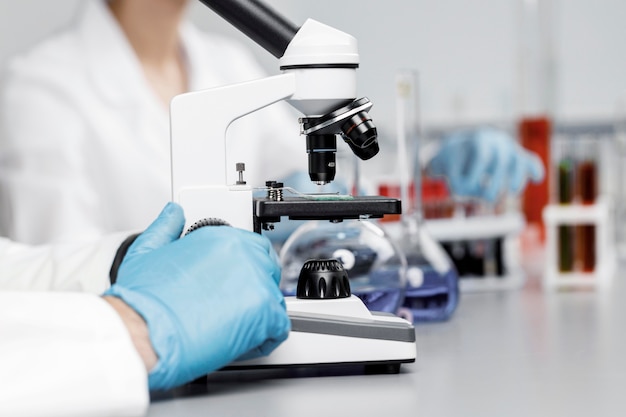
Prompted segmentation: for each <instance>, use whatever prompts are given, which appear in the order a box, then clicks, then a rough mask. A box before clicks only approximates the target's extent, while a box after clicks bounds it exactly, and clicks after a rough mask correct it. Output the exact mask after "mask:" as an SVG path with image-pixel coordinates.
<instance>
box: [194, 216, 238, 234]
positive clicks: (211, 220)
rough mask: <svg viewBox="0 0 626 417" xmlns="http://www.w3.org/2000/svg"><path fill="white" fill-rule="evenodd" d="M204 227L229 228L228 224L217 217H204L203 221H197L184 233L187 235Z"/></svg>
mask: <svg viewBox="0 0 626 417" xmlns="http://www.w3.org/2000/svg"><path fill="white" fill-rule="evenodd" d="M204 226H230V223H228V222H227V221H226V220H222V219H219V218H217V217H206V218H204V219H201V220H198V221H197V222H195V223H194V224H192V225H191V226H189V228H188V229H187V231H186V232H185V235H188V234H189V233H191V232H193V231H194V230H198V229H200V228H201V227H204Z"/></svg>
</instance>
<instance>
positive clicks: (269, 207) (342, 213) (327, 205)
mask: <svg viewBox="0 0 626 417" xmlns="http://www.w3.org/2000/svg"><path fill="white" fill-rule="evenodd" d="M401 213H402V203H401V202H400V200H398V199H395V198H390V197H383V196H357V197H354V198H351V199H349V200H344V199H341V200H331V199H324V200H312V199H308V198H304V197H286V198H284V199H283V200H280V201H275V200H270V199H268V198H255V199H254V219H255V231H256V232H260V229H261V227H260V225H261V224H262V223H272V222H277V221H280V218H281V217H283V216H285V217H289V219H291V220H331V221H332V220H334V221H341V220H345V219H360V218H381V217H383V215H385V214H401ZM257 229H258V230H257Z"/></svg>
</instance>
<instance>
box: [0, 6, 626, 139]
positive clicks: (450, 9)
mask: <svg viewBox="0 0 626 417" xmlns="http://www.w3.org/2000/svg"><path fill="white" fill-rule="evenodd" d="M80 1H81V0H55V1H45V0H19V1H11V0H0V64H1V63H2V62H3V60H4V59H5V58H6V57H7V56H8V55H10V54H12V53H15V52H16V51H19V50H21V49H23V48H24V47H26V46H28V45H30V44H32V43H33V42H35V41H36V40H37V39H40V38H42V37H43V36H46V35H47V34H49V33H51V32H53V31H54V30H56V29H57V28H59V27H60V26H62V25H63V24H65V23H66V22H68V21H69V20H70V19H71V16H72V13H73V11H74V9H75V7H76V5H77V4H78V3H80ZM520 1H523V0H436V1H433V0H387V1H381V0H314V1H308V2H304V1H293V0H268V3H269V4H271V5H272V6H274V7H275V8H276V9H277V10H280V11H281V12H282V13H283V14H284V15H285V16H286V17H288V18H290V19H291V20H292V21H293V22H294V23H296V24H301V23H302V22H304V20H305V19H306V18H307V17H312V18H314V19H316V20H319V21H321V22H323V23H326V24H329V25H331V26H334V27H336V28H338V29H341V30H344V31H346V32H348V33H350V34H352V35H354V36H355V37H356V38H357V39H358V40H359V47H360V53H361V68H360V70H359V88H360V90H361V91H360V92H361V94H362V95H366V96H368V97H369V98H370V99H371V100H372V102H373V103H374V108H373V109H372V112H371V114H372V116H373V117H374V118H375V121H376V122H377V124H378V125H379V126H381V127H388V128H390V129H393V120H394V119H393V107H394V71H395V70H396V69H398V68H416V69H418V70H419V72H420V90H421V96H420V101H421V104H422V118H423V121H424V123H425V125H429V124H430V125H440V124H450V123H477V122H491V121H498V122H501V121H505V122H506V121H512V120H514V119H515V118H516V114H517V108H518V106H517V99H516V97H517V93H518V84H519V83H518V78H517V70H516V68H517V65H518V55H519V54H518V51H517V49H518V48H517V34H518V30H517V24H518V18H517V16H516V12H517V10H518V7H519V2H520ZM525 1H533V0H525ZM553 1H555V8H556V11H557V13H556V16H555V19H554V29H555V41H556V53H555V59H556V66H555V68H556V71H557V72H556V74H557V79H556V80H557V81H556V84H555V92H556V109H555V111H556V118H557V119H558V120H567V121H578V120H583V121H588V120H611V119H612V118H613V117H614V112H615V108H616V104H617V102H618V99H619V97H620V96H621V95H623V94H624V93H626V2H625V1H623V0H553ZM190 12H191V18H192V19H193V20H194V21H195V22H196V23H197V24H198V25H200V26H201V27H203V28H204V29H210V30H216V31H219V32H225V33H228V34H232V35H233V36H236V37H240V38H241V39H242V40H244V41H246V42H248V40H247V39H245V38H244V37H243V36H242V35H240V34H238V33H237V32H236V31H235V30H234V29H232V28H231V27H229V26H228V25H227V24H225V23H223V22H222V21H221V20H220V19H219V18H218V17H216V16H214V15H213V14H212V13H211V12H210V11H209V10H208V9H206V8H205V7H204V6H203V5H201V4H199V3H194V4H192V8H191V10H190ZM250 44H251V47H252V48H253V50H254V51H255V53H256V54H257V55H258V56H259V59H260V60H261V61H262V62H263V64H264V65H266V67H267V68H268V71H271V72H277V71H278V69H277V62H276V60H275V59H274V58H273V57H272V56H271V55H269V54H268V53H266V52H265V51H263V50H261V48H259V47H258V46H256V45H255V44H253V43H252V42H250Z"/></svg>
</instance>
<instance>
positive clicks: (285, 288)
mask: <svg viewBox="0 0 626 417" xmlns="http://www.w3.org/2000/svg"><path fill="white" fill-rule="evenodd" d="M329 258H333V259H337V260H339V261H340V262H341V263H342V264H343V267H344V269H345V270H346V272H347V273H348V278H349V280H350V288H351V292H352V294H354V295H356V296H357V297H359V298H360V299H361V300H362V301H363V303H364V304H365V305H366V306H367V308H368V309H369V310H371V311H383V312H387V313H393V314H395V313H396V312H397V310H398V308H399V307H400V306H401V305H402V302H403V301H404V293H405V288H406V269H407V264H406V258H405V256H404V254H403V253H402V251H400V250H399V249H398V247H397V245H396V244H395V243H394V242H393V241H392V240H391V239H389V237H388V236H387V234H386V233H385V232H384V231H383V230H382V229H381V228H380V227H378V226H377V225H376V224H375V223H373V222H371V221H368V220H344V221H343V222H340V223H332V222H329V221H308V222H306V223H304V224H303V225H301V226H300V227H299V228H298V229H296V231H295V232H294V233H293V234H292V235H291V236H290V237H289V238H288V239H287V241H286V242H285V244H284V245H283V246H282V248H281V251H280V259H281V263H282V277H281V282H280V286H281V290H282V292H283V294H285V295H289V296H291V295H295V294H296V289H297V284H298V277H299V276H300V270H301V268H302V265H304V263H305V262H306V261H308V260H310V259H329Z"/></svg>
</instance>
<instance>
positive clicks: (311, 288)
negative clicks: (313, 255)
mask: <svg viewBox="0 0 626 417" xmlns="http://www.w3.org/2000/svg"><path fill="white" fill-rule="evenodd" d="M296 297H297V298H312V299H334V298H346V297H350V281H349V279H348V273H347V272H346V271H345V269H343V265H342V264H341V262H339V261H338V260H337V259H310V260H308V261H306V262H305V263H304V265H302V269H300V276H299V277H298V286H297V288H296Z"/></svg>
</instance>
